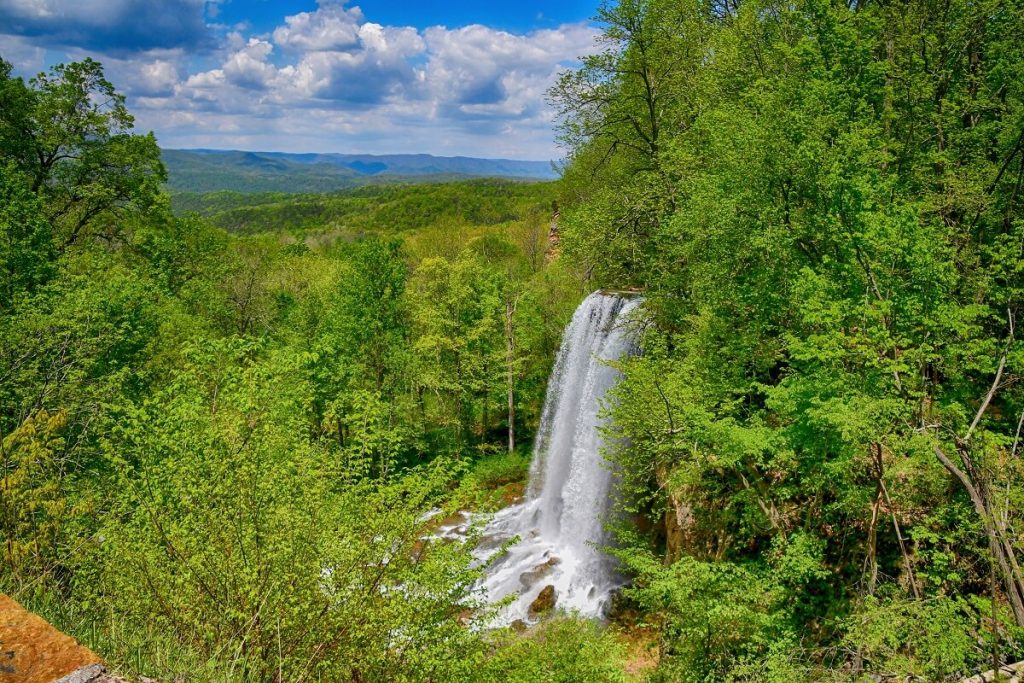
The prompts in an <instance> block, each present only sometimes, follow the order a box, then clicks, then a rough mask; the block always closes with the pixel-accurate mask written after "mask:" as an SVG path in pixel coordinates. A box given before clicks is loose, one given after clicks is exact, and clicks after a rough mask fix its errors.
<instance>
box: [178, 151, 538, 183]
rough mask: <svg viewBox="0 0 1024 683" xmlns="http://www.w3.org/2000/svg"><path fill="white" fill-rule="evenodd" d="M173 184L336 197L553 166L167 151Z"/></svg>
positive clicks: (530, 173)
mask: <svg viewBox="0 0 1024 683" xmlns="http://www.w3.org/2000/svg"><path fill="white" fill-rule="evenodd" d="M163 160H164V164H165V165H166V166H167V172H168V176H169V179H168V185H169V186H170V188H171V189H172V190H175V191H179V192H214V191H219V190H231V191H235V192H330V191H335V190H341V189H346V188H351V187H358V186H360V185H367V184H376V183H388V182H424V181H432V180H452V179H457V178H482V177H497V178H520V179H526V180H553V179H555V178H557V177H558V173H557V172H556V171H555V169H554V167H553V166H552V164H551V162H548V161H519V160H515V159H478V158H474V157H463V156H456V157H438V156H433V155H430V154H334V153H330V154H318V153H315V152H310V153H301V154H293V153H288V152H245V151H236V150H213V149H165V150H163Z"/></svg>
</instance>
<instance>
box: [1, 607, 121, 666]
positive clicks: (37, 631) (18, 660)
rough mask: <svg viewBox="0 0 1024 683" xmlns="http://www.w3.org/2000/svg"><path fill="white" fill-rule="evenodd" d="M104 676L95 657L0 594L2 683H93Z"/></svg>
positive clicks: (100, 664)
mask: <svg viewBox="0 0 1024 683" xmlns="http://www.w3.org/2000/svg"><path fill="white" fill-rule="evenodd" d="M104 673H105V670H104V668H103V663H102V662H101V661H100V658H99V657H98V656H97V655H96V653H94V652H93V651H92V650H90V649H89V648H87V647H84V646H83V645H81V644H79V643H78V641H76V640H75V639H74V638H72V637H71V636H68V635H65V634H63V633H61V632H60V631H58V630H57V629H55V628H54V627H53V626H51V625H50V624H48V623H47V622H46V621H45V620H43V619H42V618H41V617H39V616H37V615H35V614H32V613H31V612H29V611H27V610H25V609H24V608H23V607H22V606H21V605H19V604H18V603H17V602H15V601H14V600H12V599H11V598H9V597H7V596H6V595H3V594H0V682H2V683H53V682H54V681H62V682H64V683H92V682H93V681H98V680H102V679H101V677H102V676H104Z"/></svg>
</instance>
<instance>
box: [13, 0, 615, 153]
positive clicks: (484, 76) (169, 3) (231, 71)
mask: <svg viewBox="0 0 1024 683" xmlns="http://www.w3.org/2000/svg"><path fill="white" fill-rule="evenodd" d="M597 3H598V0H564V1H562V2H538V1H535V0H476V1H472V2H471V1H469V0H418V1H417V0H0V56H2V57H3V58H4V59H6V60H7V61H9V62H11V63H12V64H14V67H15V73H17V74H18V75H22V76H26V77H28V76H31V75H34V74H35V73H38V72H39V71H41V70H44V69H46V68H48V67H49V66H51V65H53V64H56V63H60V62H67V61H71V60H78V59H82V58H84V57H92V58H94V59H97V60H98V61H100V62H102V63H103V66H104V68H105V71H106V75H107V78H108V79H109V80H111V81H112V82H113V83H114V85H115V87H116V88H117V89H118V90H119V91H120V92H122V93H124V94H125V95H126V96H127V98H128V107H129V110H130V111H131V112H132V113H133V114H134V115H135V122H136V129H137V130H141V131H149V130H153V131H155V132H156V135H157V139H158V140H159V142H160V144H161V146H163V147H167V148H196V147H202V148H212V149H244V150H252V151H282V152H350V153H374V154H396V153H428V154H437V155H444V156H452V155H465V156H475V157H500V158H509V159H537V160H547V159H557V158H560V157H561V156H563V152H562V150H560V149H559V148H558V147H557V146H556V144H555V142H554V128H553V125H554V112H553V111H552V110H551V108H550V106H548V104H547V103H546V102H545V97H544V93H545V91H546V90H547V88H548V87H549V86H550V85H551V84H552V83H554V81H555V79H556V78H557V76H558V73H559V72H561V71H563V70H565V69H567V68H572V67H573V66H574V65H575V64H577V60H578V58H579V57H580V56H581V55H585V54H589V53H591V52H594V51H595V49H596V43H595V39H596V37H597V33H598V29H597V28H596V27H595V25H594V24H593V23H592V22H591V20H590V19H591V17H592V16H593V14H594V13H595V11H596V6H597Z"/></svg>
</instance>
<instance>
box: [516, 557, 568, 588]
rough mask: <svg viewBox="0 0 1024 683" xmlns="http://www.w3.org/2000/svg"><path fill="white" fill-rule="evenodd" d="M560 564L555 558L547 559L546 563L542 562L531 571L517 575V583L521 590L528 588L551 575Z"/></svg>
mask: <svg viewBox="0 0 1024 683" xmlns="http://www.w3.org/2000/svg"><path fill="white" fill-rule="evenodd" d="M559 562H561V560H559V559H558V558H557V557H551V558H548V561H547V562H543V563H541V564H539V565H537V566H536V567H534V568H533V569H531V570H529V571H526V572H523V573H522V574H520V575H519V583H520V585H521V586H522V587H523V588H530V587H531V586H532V585H534V584H535V583H537V582H538V581H540V580H541V579H542V578H544V577H545V576H547V575H548V574H550V573H551V570H552V569H554V567H555V566H556V565H558V563H559Z"/></svg>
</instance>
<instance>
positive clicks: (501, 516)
mask: <svg viewBox="0 0 1024 683" xmlns="http://www.w3.org/2000/svg"><path fill="white" fill-rule="evenodd" d="M639 302H640V299H639V298H638V297H632V296H621V295H617V294H606V293H603V292H600V291H598V292H594V293H593V294H591V295H590V296H588V297H587V298H586V299H585V300H584V301H583V303H582V304H580V306H579V308H577V309H576V313H575V314H574V315H573V318H572V322H571V323H570V324H569V327H568V328H567V329H566V331H565V335H564V336H563V338H562V346H561V348H560V349H559V351H558V357H557V360H556V361H555V367H554V370H553V371H552V374H551V379H550V380H549V382H548V391H547V397H546V398H545V401H544V412H543V413H542V415H541V423H540V430H539V431H538V433H537V440H536V442H535V444H534V452H533V464H532V465H531V467H530V481H529V484H528V486H527V490H526V496H525V500H524V502H522V503H520V504H519V505H514V506H512V507H509V508H506V509H504V510H502V511H501V512H499V513H498V514H497V515H495V517H494V519H493V520H492V521H491V523H490V524H489V525H488V526H487V528H486V529H485V530H484V534H483V537H484V542H483V543H482V544H481V546H480V548H479V549H478V551H477V552H478V556H479V557H480V559H481V560H482V561H490V562H491V564H490V565H489V566H488V568H487V573H486V575H485V577H484V579H483V580H482V584H481V585H482V588H483V589H484V590H485V591H486V593H487V597H488V599H490V600H491V601H497V600H500V599H502V598H505V597H506V596H509V595H516V596H517V597H516V598H515V599H514V601H513V603H512V604H511V605H510V606H509V607H508V608H507V609H506V610H504V611H503V613H502V614H501V615H500V616H499V618H498V621H499V623H505V624H508V623H511V622H513V621H515V620H517V619H523V620H529V617H530V613H529V612H530V605H531V603H533V601H534V600H535V599H536V598H537V596H538V595H539V594H540V592H541V591H542V590H544V588H546V587H547V586H553V587H554V591H555V600H556V605H557V606H558V607H559V608H561V609H566V610H577V611H578V612H579V613H580V614H582V615H584V616H593V617H596V616H600V615H602V614H603V613H604V611H605V609H606V607H607V605H608V602H609V601H610V597H611V593H612V591H613V590H614V589H615V588H616V587H618V586H619V585H620V584H621V577H620V576H619V575H618V574H617V572H616V568H615V561H614V560H613V558H610V557H609V556H607V555H606V554H604V553H603V552H602V551H601V546H603V545H605V544H606V543H607V541H608V540H609V539H608V537H607V532H606V531H605V522H606V521H607V519H608V513H609V511H610V509H611V506H612V500H611V497H612V495H613V490H612V488H613V480H614V475H613V473H612V471H611V469H610V467H609V466H608V464H607V463H606V461H605V460H604V458H603V456H602V445H603V444H602V435H601V426H602V425H603V423H604V419H603V418H602V417H600V412H601V408H602V401H603V399H604V396H605V392H607V391H608V389H610V388H611V387H612V386H613V385H614V384H615V383H616V382H617V381H618V379H619V371H618V370H616V369H615V368H612V367H610V366H609V365H608V363H607V361H609V360H617V359H619V358H620V357H622V356H623V355H625V354H627V353H629V352H630V351H631V349H632V348H633V342H632V340H631V337H630V335H629V332H628V330H626V329H624V326H623V322H624V320H625V319H626V316H627V314H628V313H629V312H630V311H631V310H633V309H634V308H635V307H636V306H637V305H638V304H639ZM515 536H519V537H520V541H519V542H518V543H516V544H515V545H514V546H512V547H511V548H510V549H509V550H508V552H507V554H505V555H504V556H500V557H496V558H494V554H495V552H496V549H497V548H499V547H500V546H501V545H502V544H504V543H505V542H506V541H508V540H509V539H511V538H513V537H515ZM492 558H493V559H492Z"/></svg>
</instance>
